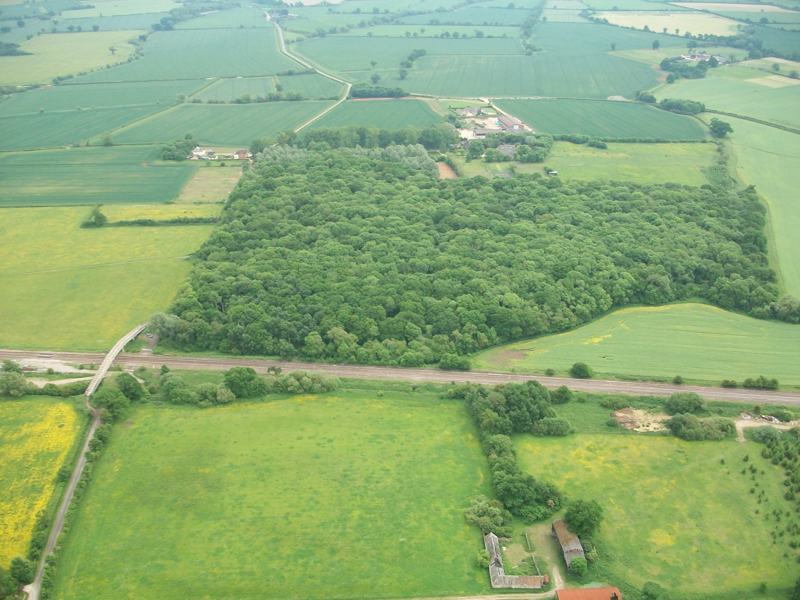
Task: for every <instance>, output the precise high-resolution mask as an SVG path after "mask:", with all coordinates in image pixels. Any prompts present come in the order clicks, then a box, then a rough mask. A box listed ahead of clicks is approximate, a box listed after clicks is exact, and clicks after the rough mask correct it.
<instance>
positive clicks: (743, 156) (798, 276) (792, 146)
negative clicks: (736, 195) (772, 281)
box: [724, 117, 800, 297]
mask: <svg viewBox="0 0 800 600" xmlns="http://www.w3.org/2000/svg"><path fill="white" fill-rule="evenodd" d="M724 119H725V120H726V121H728V122H730V123H731V126H732V127H733V129H734V132H733V134H732V135H731V138H730V139H731V146H732V148H733V151H734V156H735V158H736V172H737V174H738V176H739V178H740V179H741V180H742V181H743V182H745V183H747V184H752V185H755V186H756V189H757V190H758V192H759V194H760V195H761V197H762V198H763V199H764V200H765V201H766V203H767V206H768V207H769V220H770V234H771V237H772V242H773V243H772V245H771V250H774V257H775V258H777V260H776V265H777V267H778V270H779V271H780V274H781V283H782V285H783V287H784V288H785V289H786V291H787V292H788V293H790V294H792V295H794V296H796V297H800V237H799V236H798V234H797V232H798V231H800V196H798V194H797V184H796V173H798V172H799V171H800V135H797V134H794V133H789V132H787V131H782V130H780V129H775V128H774V127H767V126H765V125H759V124H757V123H752V122H750V121H744V120H742V119H733V118H729V117H724Z"/></svg>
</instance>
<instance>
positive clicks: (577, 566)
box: [569, 556, 589, 577]
mask: <svg viewBox="0 0 800 600" xmlns="http://www.w3.org/2000/svg"><path fill="white" fill-rule="evenodd" d="M569 570H570V573H572V574H573V575H576V576H578V577H583V576H584V575H586V573H587V571H588V570H589V563H587V562H586V559H585V558H583V557H581V556H578V557H576V558H573V559H572V562H571V563H569Z"/></svg>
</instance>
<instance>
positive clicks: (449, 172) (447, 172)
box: [436, 162, 458, 179]
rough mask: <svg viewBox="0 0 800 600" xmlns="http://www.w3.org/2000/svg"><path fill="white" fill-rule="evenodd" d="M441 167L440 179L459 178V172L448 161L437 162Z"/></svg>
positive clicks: (439, 167)
mask: <svg viewBox="0 0 800 600" xmlns="http://www.w3.org/2000/svg"><path fill="white" fill-rule="evenodd" d="M436 166H437V167H438V169H439V179H458V174H457V173H456V172H455V171H454V170H453V167H451V166H450V165H448V164H447V163H443V162H439V163H436Z"/></svg>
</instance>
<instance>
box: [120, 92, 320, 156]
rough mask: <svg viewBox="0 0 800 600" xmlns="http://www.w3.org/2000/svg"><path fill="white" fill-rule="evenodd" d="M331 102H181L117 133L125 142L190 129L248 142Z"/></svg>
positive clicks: (222, 140) (206, 137) (208, 140)
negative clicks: (223, 103) (214, 103)
mask: <svg viewBox="0 0 800 600" xmlns="http://www.w3.org/2000/svg"><path fill="white" fill-rule="evenodd" d="M330 104H331V103H330V102H325V101H320V100H311V101H304V102H265V103H260V104H225V105H221V104H216V105H213V104H182V105H180V106H178V107H176V108H175V109H172V110H169V111H165V112H163V113H161V114H158V115H155V116H154V117H152V118H150V119H144V120H142V121H139V122H138V123H135V124H133V125H132V126H130V127H125V128H124V129H121V130H119V131H117V132H115V133H114V136H113V137H114V141H115V142H119V143H123V144H147V143H155V142H171V141H173V140H176V139H180V138H183V137H184V136H185V135H186V134H187V133H191V134H192V135H193V136H194V138H195V139H196V140H198V141H199V142H202V143H204V144H219V145H232V146H234V145H235V146H249V145H250V142H252V141H253V140H255V139H260V138H271V137H273V136H275V135H277V134H278V133H280V132H281V131H289V130H292V129H294V128H295V127H298V126H299V125H300V124H302V123H303V122H305V121H306V120H308V119H310V118H311V117H313V116H314V115H315V114H317V113H319V112H320V111H321V110H322V109H324V108H325V107H326V106H328V105H330Z"/></svg>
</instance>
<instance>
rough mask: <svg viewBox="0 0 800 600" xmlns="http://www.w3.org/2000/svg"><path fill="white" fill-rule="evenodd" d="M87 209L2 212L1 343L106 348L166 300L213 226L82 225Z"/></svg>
mask: <svg viewBox="0 0 800 600" xmlns="http://www.w3.org/2000/svg"><path fill="white" fill-rule="evenodd" d="M88 212H89V208H88V207H60V208H59V207H51V208H19V209H17V208H5V209H2V210H0V288H1V289H3V296H2V301H0V347H3V348H32V349H42V348H46V349H53V350H102V351H105V350H108V349H109V348H111V346H112V345H113V344H114V342H115V341H116V340H118V339H119V338H120V337H121V336H122V335H123V334H124V333H126V332H127V331H129V330H130V329H131V328H132V327H133V326H134V325H137V324H139V323H143V322H145V321H146V320H147V319H148V318H149V317H150V316H151V315H153V314H154V313H156V312H158V311H162V310H165V309H166V308H167V307H168V306H169V303H170V302H171V301H172V299H173V296H174V294H175V292H176V290H177V288H178V286H179V285H180V284H181V281H183V279H184V277H185V276H186V274H187V273H188V272H189V263H188V261H187V260H186V257H187V256H188V255H190V254H191V253H192V252H194V251H195V250H197V248H199V247H200V245H201V244H202V242H203V241H204V240H205V239H206V238H207V237H208V235H209V234H210V233H211V229H212V228H211V226H179V227H106V228H102V229H82V228H80V223H81V222H82V221H83V220H84V219H85V218H86V216H87V214H88Z"/></svg>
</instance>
